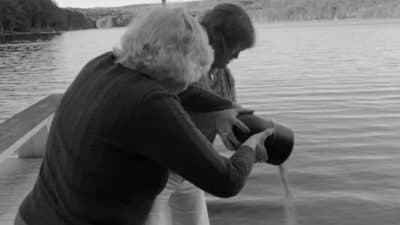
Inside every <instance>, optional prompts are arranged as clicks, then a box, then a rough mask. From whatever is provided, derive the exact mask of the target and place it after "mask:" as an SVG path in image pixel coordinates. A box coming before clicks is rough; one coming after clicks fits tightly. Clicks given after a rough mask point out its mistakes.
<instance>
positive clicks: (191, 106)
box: [178, 85, 234, 112]
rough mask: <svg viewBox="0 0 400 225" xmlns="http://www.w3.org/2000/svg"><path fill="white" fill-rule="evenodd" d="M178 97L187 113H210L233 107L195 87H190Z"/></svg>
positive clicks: (218, 97) (220, 98)
mask: <svg viewBox="0 0 400 225" xmlns="http://www.w3.org/2000/svg"><path fill="white" fill-rule="evenodd" d="M178 97H179V98H180V100H181V104H182V106H183V108H184V109H185V110H186V111H189V112H212V111H220V110H225V109H230V108H233V107H234V106H233V104H232V102H231V101H229V100H227V99H225V98H222V97H220V96H218V95H216V94H214V93H212V92H210V91H207V90H206V89H203V88H201V87H197V86H195V85H190V86H189V87H188V88H187V89H186V90H185V91H184V92H182V93H180V94H179V95H178Z"/></svg>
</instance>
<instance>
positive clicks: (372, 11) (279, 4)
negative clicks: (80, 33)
mask: <svg viewBox="0 0 400 225" xmlns="http://www.w3.org/2000/svg"><path fill="white" fill-rule="evenodd" d="M222 2H231V3H235V4H238V5H240V6H242V7H243V8H244V9H245V10H246V11H247V12H248V13H249V15H250V16H251V17H252V19H253V20H254V21H260V22H275V21H304V20H336V19H337V20H341V19H353V18H355V19H373V18H379V19H382V18H400V0H203V1H193V2H184V3H178V2H169V1H167V5H170V6H172V7H173V6H177V7H183V8H186V9H187V10H188V11H189V12H191V13H192V14H193V15H201V14H202V13H204V11H206V10H208V9H210V8H212V7H213V6H215V5H216V4H219V3H222ZM153 6H154V5H153ZM153 6H152V5H149V4H147V5H131V6H124V7H114V8H95V9H83V10H81V11H80V12H81V13H83V14H85V15H87V16H88V17H90V18H92V19H94V20H96V21H97V26H98V27H99V28H102V27H104V28H106V27H118V26H126V25H127V24H128V23H129V22H130V21H131V20H132V19H135V18H136V17H140V15H141V14H143V13H145V12H146V11H148V10H150V9H151V8H152V7H153Z"/></svg>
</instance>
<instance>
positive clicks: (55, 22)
mask: <svg viewBox="0 0 400 225" xmlns="http://www.w3.org/2000/svg"><path fill="white" fill-rule="evenodd" d="M93 27H95V22H94V21H92V20H90V19H88V18H87V17H85V16H84V15H83V14H81V13H79V12H75V11H72V10H69V9H60V8H58V7H57V5H56V3H55V2H54V1H53V0H0V32H41V31H54V30H68V29H84V28H93Z"/></svg>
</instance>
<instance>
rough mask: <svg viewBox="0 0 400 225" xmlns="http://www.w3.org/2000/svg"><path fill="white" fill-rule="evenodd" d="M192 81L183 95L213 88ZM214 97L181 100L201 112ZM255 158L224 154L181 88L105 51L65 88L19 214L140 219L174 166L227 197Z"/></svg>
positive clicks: (68, 219)
mask: <svg viewBox="0 0 400 225" xmlns="http://www.w3.org/2000/svg"><path fill="white" fill-rule="evenodd" d="M191 89H192V91H190V90H189V92H188V93H186V96H182V98H183V99H186V100H188V99H189V100H192V101H194V100H195V98H194V97H193V96H192V95H191V94H190V92H193V93H194V94H195V95H198V96H199V99H200V100H199V101H195V102H197V103H198V102H201V101H203V100H201V99H202V98H211V97H212V95H209V94H207V93H203V94H201V93H202V91H201V90H199V89H198V88H196V87H191ZM218 102H219V104H222V103H223V102H221V101H220V100H216V101H204V103H205V104H207V105H206V106H200V105H197V103H196V104H195V103H194V102H192V103H191V102H187V104H183V105H185V106H186V108H187V109H190V110H191V111H196V109H198V108H197V107H199V108H201V109H203V111H204V110H205V109H207V110H212V108H213V107H216V106H217V105H218V104H217V103H218ZM213 104H215V105H213ZM222 105H223V104H222ZM254 157H255V156H254V151H253V150H251V149H249V148H248V147H242V148H240V149H239V150H238V151H237V152H236V153H235V154H234V155H233V156H232V157H231V158H229V159H227V158H224V157H222V156H220V155H219V154H218V153H216V152H215V150H214V149H213V146H212V145H211V144H210V142H209V141H208V140H207V139H206V137H205V136H204V135H203V134H202V133H201V132H200V131H199V130H198V129H197V128H196V127H195V125H194V124H193V123H192V122H191V120H190V118H189V116H188V115H187V113H186V112H185V110H184V108H183V107H182V105H181V103H180V102H179V99H178V97H177V96H175V95H173V94H170V93H169V92H168V91H167V90H166V89H164V88H163V87H162V86H160V85H159V84H158V83H157V82H155V81H154V80H152V79H150V78H149V77H147V76H146V75H144V74H140V73H138V72H135V71H132V70H128V69H126V68H123V67H122V66H120V65H118V64H115V63H114V58H113V55H112V54H111V53H107V54H104V55H101V56H99V57H97V58H96V59H94V60H92V61H91V62H89V63H88V64H87V65H86V66H85V67H84V68H83V69H82V71H81V72H80V74H79V75H78V76H77V78H76V79H75V80H74V82H73V83H72V84H71V86H70V87H69V89H68V90H67V91H66V93H65V95H64V97H63V99H62V101H61V103H60V106H59V108H58V109H57V111H56V113H55V117H54V120H53V123H52V125H51V128H50V133H49V138H48V143H47V149H46V156H45V158H44V159H43V162H42V166H41V169H40V172H39V175H38V178H37V181H36V183H35V185H34V187H33V190H32V191H31V192H30V194H29V195H28V196H27V197H26V198H25V200H24V201H23V203H22V205H21V206H20V214H21V217H22V218H23V219H24V220H25V221H26V222H27V224H28V225H37V224H41V225H55V224H57V225H66V224H68V225H89V224H90V225H103V224H112V225H120V224H121V225H122V224H124V225H128V224H130V225H142V224H144V223H145V221H146V217H147V215H148V213H149V211H150V209H151V206H152V203H153V200H154V198H155V197H156V196H157V195H158V194H159V193H160V191H161V190H162V189H163V188H164V186H165V184H166V181H167V178H168V170H172V171H174V172H176V173H177V174H179V175H181V176H182V177H184V178H185V179H187V180H189V181H190V182H192V183H193V184H195V185H197V186H198V187H200V188H201V189H203V190H205V191H206V192H208V193H210V194H212V195H216V196H220V197H229V196H233V195H235V194H237V193H238V191H239V190H240V189H241V188H242V187H243V185H244V182H245V179H246V177H247V176H248V175H249V173H250V170H251V168H252V165H253V163H254Z"/></svg>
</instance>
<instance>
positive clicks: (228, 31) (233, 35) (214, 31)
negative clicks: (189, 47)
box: [200, 3, 255, 48]
mask: <svg viewBox="0 0 400 225" xmlns="http://www.w3.org/2000/svg"><path fill="white" fill-rule="evenodd" d="M200 23H201V24H202V25H203V26H204V28H205V29H206V31H207V34H208V36H209V39H210V43H211V44H212V45H215V44H221V43H218V42H219V41H220V40H219V39H221V38H223V39H224V41H225V44H226V45H227V47H228V48H232V47H235V46H237V45H240V46H241V47H242V48H250V47H252V46H253V45H254V42H255V34H254V27H253V24H252V22H251V20H250V18H249V16H248V15H247V13H246V12H245V11H244V10H243V9H242V8H241V7H240V6H238V5H235V4H231V3H222V4H219V5H217V6H215V7H214V8H213V9H212V10H210V11H208V12H206V13H205V14H204V16H203V17H202V18H201V21H200Z"/></svg>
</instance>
